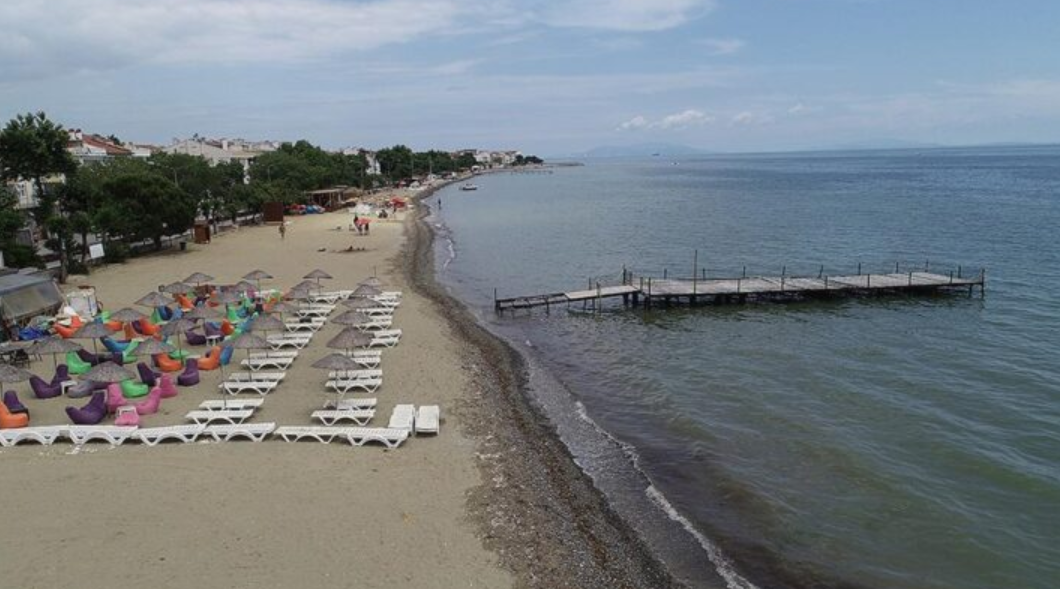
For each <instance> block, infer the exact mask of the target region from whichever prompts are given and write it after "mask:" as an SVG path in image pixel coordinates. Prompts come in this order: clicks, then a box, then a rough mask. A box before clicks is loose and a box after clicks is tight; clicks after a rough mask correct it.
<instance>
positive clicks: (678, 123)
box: [655, 109, 714, 129]
mask: <svg viewBox="0 0 1060 589" xmlns="http://www.w3.org/2000/svg"><path fill="white" fill-rule="evenodd" d="M713 120H714V117H711V116H709V115H707V114H705V113H703V112H700V111H698V110H692V109H689V110H686V111H684V112H679V113H676V114H672V115H667V116H665V117H663V118H662V120H660V121H659V122H658V123H656V125H655V126H656V127H658V128H660V129H682V128H684V127H692V126H695V125H705V124H707V123H710V122H712V121H713Z"/></svg>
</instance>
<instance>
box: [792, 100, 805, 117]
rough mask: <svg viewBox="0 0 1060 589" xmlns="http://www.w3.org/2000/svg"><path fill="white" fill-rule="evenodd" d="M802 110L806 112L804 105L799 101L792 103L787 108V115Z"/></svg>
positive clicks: (801, 111) (798, 112)
mask: <svg viewBox="0 0 1060 589" xmlns="http://www.w3.org/2000/svg"><path fill="white" fill-rule="evenodd" d="M804 112H806V105H805V104H803V103H801V102H800V103H798V104H795V105H793V106H792V107H791V108H789V109H788V114H789V115H797V114H801V113H804Z"/></svg>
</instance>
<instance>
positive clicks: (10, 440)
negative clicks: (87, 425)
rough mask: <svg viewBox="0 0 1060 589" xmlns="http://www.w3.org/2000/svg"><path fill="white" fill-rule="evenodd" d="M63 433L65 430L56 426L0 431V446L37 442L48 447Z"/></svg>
mask: <svg viewBox="0 0 1060 589" xmlns="http://www.w3.org/2000/svg"><path fill="white" fill-rule="evenodd" d="M64 433H65V428H63V427H61V426H57V425H41V426H32V427H19V428H15V429H0V446H14V445H16V444H19V443H20V442H37V443H38V444H41V445H44V446H50V445H52V444H53V443H55V440H56V439H58V438H59V436H61V435H63V434H64Z"/></svg>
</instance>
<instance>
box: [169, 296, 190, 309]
mask: <svg viewBox="0 0 1060 589" xmlns="http://www.w3.org/2000/svg"><path fill="white" fill-rule="evenodd" d="M173 298H174V299H176V300H177V303H178V304H180V308H181V309H183V310H185V311H191V310H192V309H193V308H195V305H194V304H192V302H191V301H190V300H189V299H188V297H187V296H186V295H183V294H177V295H175V296H174V297H173Z"/></svg>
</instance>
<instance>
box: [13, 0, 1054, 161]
mask: <svg viewBox="0 0 1060 589" xmlns="http://www.w3.org/2000/svg"><path fill="white" fill-rule="evenodd" d="M1058 56H1060V2H1056V1H1055V0H1019V1H1018V2H1015V1H1013V2H1002V1H998V0H523V1H516V0H368V1H365V0H0V118H2V120H5V121H6V120H7V119H9V118H11V117H12V116H14V115H15V114H17V113H21V112H29V111H39V110H43V111H45V112H46V113H47V114H48V115H49V116H50V117H51V118H53V119H54V120H57V121H58V122H60V123H62V124H63V125H65V126H67V127H70V128H81V129H83V130H85V131H86V132H94V133H100V134H104V135H108V134H112V133H113V134H115V135H117V136H118V137H120V138H122V139H125V140H130V141H138V142H149V143H156V144H166V143H169V142H170V141H172V140H173V138H176V137H187V136H190V135H192V134H194V133H198V134H200V135H204V136H210V137H222V136H227V137H243V138H247V139H276V140H297V139H302V138H304V139H308V140H310V141H312V142H314V143H317V144H321V145H324V146H325V147H329V148H338V147H345V146H363V147H369V148H379V147H385V146H389V145H394V144H397V143H403V144H406V145H409V146H411V147H413V148H415V149H429V148H438V149H461V148H482V149H520V150H522V151H524V152H526V153H537V154H542V155H550V154H552V155H554V154H567V153H577V152H580V151H583V150H587V149H590V148H593V147H595V146H601V145H633V144H647V143H667V144H681V145H688V146H692V147H696V148H700V149H706V150H715V151H780V150H797V149H818V148H828V147H834V146H842V145H852V144H864V143H873V142H877V141H882V140H902V141H912V142H924V143H938V144H946V145H968V144H982V143H999V142H1039V143H1048V142H1058V141H1060V57H1058Z"/></svg>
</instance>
